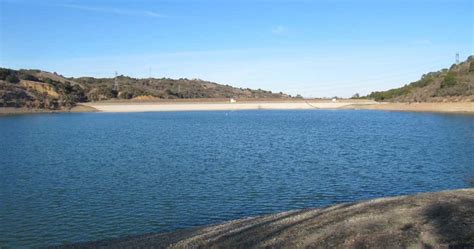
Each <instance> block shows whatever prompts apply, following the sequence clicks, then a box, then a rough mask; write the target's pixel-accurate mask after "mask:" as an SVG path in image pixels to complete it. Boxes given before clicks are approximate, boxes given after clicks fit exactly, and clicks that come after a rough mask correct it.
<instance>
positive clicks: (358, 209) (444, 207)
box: [51, 189, 474, 248]
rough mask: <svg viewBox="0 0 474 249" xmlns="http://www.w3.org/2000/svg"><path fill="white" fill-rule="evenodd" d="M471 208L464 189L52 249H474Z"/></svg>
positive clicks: (472, 194) (472, 197)
mask: <svg viewBox="0 0 474 249" xmlns="http://www.w3.org/2000/svg"><path fill="white" fill-rule="evenodd" d="M473 205H474V189H461V190H453V191H444V192H437V193H428V194H419V195H413V196H400V197H390V198H380V199H375V200H369V201H363V202H356V203H346V204H339V205H335V206H331V207H327V208H317V209H305V210H294V211H288V212H283V213H278V214H272V215H266V216H260V217H249V218H243V219H240V220H234V221H229V222H226V223H222V224H217V225H210V226H207V227H201V228H194V229H188V230H181V231H175V232H170V233H162V234H146V235H142V236H135V237H133V236H132V237H128V238H122V239H109V240H103V241H96V242H86V243H78V244H72V245H65V246H57V247H51V248H473V246H474V209H473V208H472V206H473Z"/></svg>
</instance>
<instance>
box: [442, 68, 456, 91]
mask: <svg viewBox="0 0 474 249" xmlns="http://www.w3.org/2000/svg"><path fill="white" fill-rule="evenodd" d="M456 84H457V80H456V74H455V73H453V72H449V73H448V74H446V76H444V79H443V81H442V82H441V88H447V87H452V86H454V85H456Z"/></svg>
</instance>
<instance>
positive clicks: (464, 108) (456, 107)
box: [0, 100, 474, 116]
mask: <svg viewBox="0 0 474 249" xmlns="http://www.w3.org/2000/svg"><path fill="white" fill-rule="evenodd" d="M315 109H332V110H340V109H344V110H382V111H407V112H439V113H460V114H470V115H474V102H435V103H389V102H375V101H370V100H338V101H336V102H332V101H328V100H291V101H289V100H282V101H277V100H272V101H239V102H237V103H229V102H224V101H223V100H204V101H199V100H194V102H193V100H186V101H159V102H157V101H151V102H146V101H143V102H134V101H107V102H89V103H81V104H78V105H77V106H75V107H74V108H72V109H71V110H54V111H51V110H36V109H26V108H0V116H2V115H15V114H36V113H67V112H112V113H119V112H122V113H124V112H175V111H236V110H315Z"/></svg>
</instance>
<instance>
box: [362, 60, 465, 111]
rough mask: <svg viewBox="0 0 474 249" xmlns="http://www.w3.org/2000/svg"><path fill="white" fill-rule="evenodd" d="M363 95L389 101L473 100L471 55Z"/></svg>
mask: <svg viewBox="0 0 474 249" xmlns="http://www.w3.org/2000/svg"><path fill="white" fill-rule="evenodd" d="M367 98H372V99H375V100H377V101H392V102H442V101H474V57H473V56H470V57H469V58H468V59H467V60H466V61H464V62H462V63H459V64H458V65H456V64H454V65H452V66H451V68H450V69H442V70H440V71H438V72H432V73H428V74H425V75H423V76H422V77H421V79H420V80H418V81H415V82H412V83H410V84H408V85H405V86H403V87H400V88H395V89H391V90H388V91H382V92H372V93H371V94H369V95H367Z"/></svg>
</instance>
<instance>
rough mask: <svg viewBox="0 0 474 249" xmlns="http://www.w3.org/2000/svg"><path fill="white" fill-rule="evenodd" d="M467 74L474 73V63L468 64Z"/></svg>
mask: <svg viewBox="0 0 474 249" xmlns="http://www.w3.org/2000/svg"><path fill="white" fill-rule="evenodd" d="M469 72H471V73H473V72H474V61H471V63H470V64H469Z"/></svg>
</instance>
